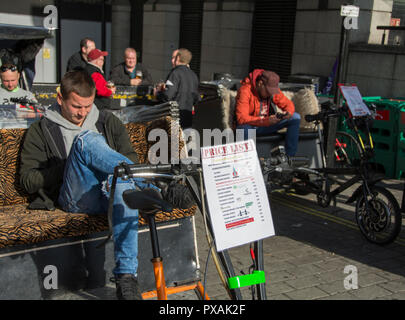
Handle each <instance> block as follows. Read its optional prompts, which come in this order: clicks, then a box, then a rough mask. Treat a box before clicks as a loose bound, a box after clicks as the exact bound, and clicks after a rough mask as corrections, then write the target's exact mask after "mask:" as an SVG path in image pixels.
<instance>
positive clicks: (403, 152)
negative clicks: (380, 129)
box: [395, 132, 405, 179]
mask: <svg viewBox="0 0 405 320" xmlns="http://www.w3.org/2000/svg"><path fill="white" fill-rule="evenodd" d="M395 178H396V179H402V178H405V133H404V132H401V133H400V135H399V141H398V148H397V160H396V172H395Z"/></svg>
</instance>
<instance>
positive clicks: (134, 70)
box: [110, 48, 152, 86]
mask: <svg viewBox="0 0 405 320" xmlns="http://www.w3.org/2000/svg"><path fill="white" fill-rule="evenodd" d="M124 59H125V61H124V62H122V63H120V64H118V65H116V66H115V67H114V68H113V69H112V70H111V73H110V80H111V81H112V82H114V84H116V85H121V86H139V85H141V84H142V85H152V77H151V75H150V74H149V72H148V70H146V68H145V67H144V66H142V64H140V63H137V58H136V51H135V49H133V48H127V49H125V52H124Z"/></svg>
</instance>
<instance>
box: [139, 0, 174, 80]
mask: <svg viewBox="0 0 405 320" xmlns="http://www.w3.org/2000/svg"><path fill="white" fill-rule="evenodd" d="M180 12H181V4H180V0H157V1H156V0H149V1H147V2H146V3H145V5H144V17H143V43H142V48H143V54H142V63H143V65H145V67H146V68H147V69H148V71H149V72H150V73H151V75H152V79H153V81H154V82H157V81H159V80H165V79H166V77H167V75H168V73H169V71H170V70H171V68H172V65H171V57H172V52H173V50H175V49H177V48H178V46H179V37H180Z"/></svg>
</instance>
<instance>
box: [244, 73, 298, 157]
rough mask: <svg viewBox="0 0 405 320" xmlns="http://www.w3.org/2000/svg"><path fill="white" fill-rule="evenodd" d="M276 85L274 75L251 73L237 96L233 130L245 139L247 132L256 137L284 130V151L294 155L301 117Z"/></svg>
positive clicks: (278, 79) (275, 75)
mask: <svg viewBox="0 0 405 320" xmlns="http://www.w3.org/2000/svg"><path fill="white" fill-rule="evenodd" d="M279 82H280V77H279V75H278V74H277V73H275V72H272V71H267V70H263V69H255V70H253V71H252V72H251V73H250V74H249V76H248V77H246V78H245V79H244V80H243V81H242V86H241V87H240V89H239V90H238V94H237V96H236V121H237V127H236V128H237V129H243V130H244V138H245V139H248V132H249V129H254V130H256V136H266V135H269V134H270V133H274V132H277V131H278V130H280V129H282V128H287V134H286V137H285V150H286V153H287V154H288V155H289V156H293V155H295V153H296V151H297V147H298V135H299V127H300V120H301V117H300V115H299V114H298V113H296V112H295V107H294V104H293V102H292V101H291V100H289V99H288V98H287V97H286V96H285V95H284V94H283V93H282V92H281V90H280V89H279V87H278V84H279ZM277 107H278V108H279V109H281V110H282V112H278V111H277Z"/></svg>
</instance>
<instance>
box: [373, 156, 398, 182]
mask: <svg viewBox="0 0 405 320" xmlns="http://www.w3.org/2000/svg"><path fill="white" fill-rule="evenodd" d="M374 154H375V157H374V159H371V160H370V162H375V163H377V164H378V165H379V166H380V167H381V168H383V170H384V172H385V177H386V178H387V179H394V178H395V176H396V170H397V166H396V163H397V153H396V152H389V151H386V152H382V151H379V150H375V152H374Z"/></svg>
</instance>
